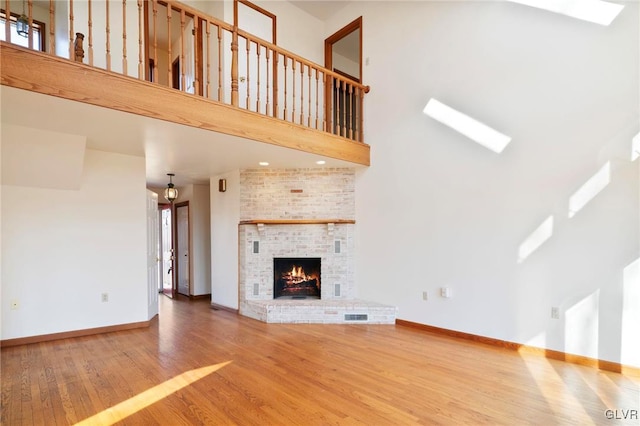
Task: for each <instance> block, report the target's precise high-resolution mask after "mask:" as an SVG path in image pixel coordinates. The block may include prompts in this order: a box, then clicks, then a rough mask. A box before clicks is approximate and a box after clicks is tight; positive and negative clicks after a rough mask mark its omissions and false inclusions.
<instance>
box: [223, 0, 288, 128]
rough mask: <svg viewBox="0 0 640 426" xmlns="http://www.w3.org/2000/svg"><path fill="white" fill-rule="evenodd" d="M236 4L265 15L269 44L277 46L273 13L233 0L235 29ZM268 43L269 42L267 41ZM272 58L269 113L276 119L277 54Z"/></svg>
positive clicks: (234, 23) (245, 1) (254, 5)
mask: <svg viewBox="0 0 640 426" xmlns="http://www.w3.org/2000/svg"><path fill="white" fill-rule="evenodd" d="M238 3H242V4H243V5H245V6H247V7H249V8H251V9H253V10H255V11H256V12H258V13H262V14H263V15H265V16H266V17H268V18H271V22H272V23H271V44H278V43H277V42H278V39H277V38H276V33H277V23H276V22H277V21H276V15H274V14H273V13H271V12H269V11H268V10H265V9H263V8H261V7H260V6H258V5H256V4H253V3H251V2H250V1H248V0H233V25H234V26H235V27H236V28H240V26H239V25H238ZM267 41H269V40H267ZM273 55H274V58H273V61H272V62H273V63H272V65H271V68H272V74H271V91H272V99H273V101H272V105H271V111H272V117H276V118H277V117H278V61H277V60H276V59H277V58H276V56H275V55H277V53H276V52H273ZM267 115H269V112H268V111H267Z"/></svg>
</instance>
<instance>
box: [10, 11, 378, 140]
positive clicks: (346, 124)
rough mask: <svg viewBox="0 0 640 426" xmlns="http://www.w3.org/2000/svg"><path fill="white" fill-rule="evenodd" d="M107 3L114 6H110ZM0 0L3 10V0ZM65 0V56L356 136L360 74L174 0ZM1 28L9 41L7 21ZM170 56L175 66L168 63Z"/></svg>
mask: <svg viewBox="0 0 640 426" xmlns="http://www.w3.org/2000/svg"><path fill="white" fill-rule="evenodd" d="M0 1H2V0H0ZM26 2H28V4H29V24H30V25H29V27H30V28H29V41H28V44H29V46H30V47H33V46H35V43H34V42H33V34H34V29H33V25H32V23H33V22H35V21H34V18H33V16H32V15H33V7H32V5H33V2H34V0H26ZM111 2H114V3H115V7H116V9H115V10H117V11H118V12H114V10H112V9H111V5H110V3H111ZM4 3H5V7H6V11H7V12H9V0H5V1H4ZM55 3H56V2H55V1H54V0H49V42H48V51H49V54H51V55H57V54H58V53H59V52H56V49H55V38H56V36H57V37H58V38H59V39H60V36H61V34H57V33H56V31H55V30H54V29H55V28H56V25H55V24H56V21H58V23H60V22H61V17H60V16H59V15H56V7H55ZM67 4H68V7H67V8H62V9H61V8H58V9H60V12H59V13H62V14H65V15H66V16H64V19H66V20H67V23H68V25H66V26H63V28H66V30H67V31H68V32H69V37H68V43H69V48H68V58H67V59H70V60H72V61H76V60H77V61H79V62H82V60H83V57H84V54H85V53H88V65H89V66H96V67H99V68H102V69H106V70H107V71H112V72H118V73H121V74H124V75H127V76H131V77H134V76H135V77H137V78H138V79H140V80H153V81H152V82H153V83H154V84H162V85H165V86H168V87H174V86H175V87H176V88H178V89H179V90H181V91H183V92H188V93H191V94H194V95H196V96H202V97H206V98H208V99H211V100H215V101H218V102H222V103H225V104H227V105H231V106H234V107H238V108H243V109H246V110H248V111H252V112H257V113H259V114H262V115H266V116H270V117H275V118H278V119H280V120H285V121H287V122H289V123H293V124H296V125H300V126H304V127H307V128H310V129H316V130H320V131H325V132H329V133H332V134H334V135H338V136H341V137H344V138H348V139H351V140H353V141H356V142H363V124H364V123H363V114H362V111H363V105H364V102H363V100H364V94H365V93H368V92H369V86H365V85H364V84H362V83H361V82H359V81H355V80H353V79H351V78H349V77H348V76H345V75H341V74H340V73H338V72H334V71H333V70H330V69H326V68H324V67H323V66H321V65H319V64H317V63H315V62H313V61H311V60H308V59H305V58H303V57H302V56H299V55H297V54H295V53H293V52H291V51H288V50H286V49H284V48H282V47H280V46H278V45H276V44H275V43H271V42H269V41H267V40H264V39H262V38H260V37H257V36H255V35H253V34H251V33H249V32H247V31H244V30H242V29H239V28H238V27H237V26H234V25H231V24H228V23H226V22H224V21H222V20H220V19H217V18H215V17H212V16H209V15H207V14H205V13H202V12H200V11H198V10H196V9H194V8H193V7H191V6H188V5H185V4H183V3H180V2H179V1H175V0H149V1H144V0H130V1H127V0H106V1H105V6H104V8H105V9H103V12H104V13H96V10H95V8H94V7H93V0H85V1H84V2H81V1H76V0H68V3H67ZM159 6H160V8H162V7H164V8H166V13H165V12H164V11H163V13H161V14H158V12H159V10H158V9H159ZM120 8H122V13H121V18H118V19H115V20H114V19H113V18H115V15H116V14H117V15H120ZM110 12H114V16H111V13H110ZM163 15H164V16H163ZM112 22H113V27H112V25H111V24H112ZM128 23H129V24H130V25H127V24H128ZM136 23H137V29H136V28H135V27H136V25H135V24H136ZM103 25H104V27H103V28H99V26H103ZM120 25H122V28H120ZM212 26H214V27H215V28H211V27H212ZM94 27H95V28H94ZM191 28H193V30H191ZM94 30H95V34H94ZM5 31H7V37H6V38H7V39H8V40H9V42H11V40H10V38H11V36H10V31H9V29H8V27H7V28H6V30H5ZM135 31H138V34H137V36H138V37H137V40H136V39H135ZM178 31H179V33H178ZM81 32H82V33H84V34H87V36H88V52H84V48H83V46H82V38H83V37H81V36H76V37H75V38H74V35H76V33H78V34H81ZM112 32H113V33H114V34H113V35H114V38H113V39H112V38H111V35H112V34H111V33H112ZM116 33H119V34H116ZM163 33H166V34H168V37H167V39H168V42H166V44H165V42H164V41H163V42H162V45H159V42H160V39H159V37H161V34H163ZM94 36H95V39H94ZM162 37H163V38H164V36H162ZM65 38H66V36H65ZM94 41H95V42H96V43H95V45H94ZM65 47H66V46H65ZM94 49H95V57H94ZM136 49H138V52H137V56H138V58H137V66H135V64H133V65H132V64H129V60H130V59H131V60H132V61H136V58H135V56H136V52H135V50H136ZM240 49H242V52H240V51H239V50H240ZM65 55H66V53H65V54H63V55H62V56H65ZM112 55H113V62H114V63H113V65H114V69H112ZM165 58H166V59H165ZM176 58H177V59H178V60H179V66H177V67H174V60H175V59H176ZM94 59H95V63H94ZM151 59H153V60H151ZM216 61H217V64H216ZM216 68H217V75H216V73H215V69H216ZM129 72H131V75H130V74H129ZM135 74H137V75H135ZM212 74H213V75H212ZM240 74H245V75H240ZM151 76H153V79H151ZM216 86H217V90H216Z"/></svg>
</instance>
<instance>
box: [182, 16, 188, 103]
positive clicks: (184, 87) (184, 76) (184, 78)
mask: <svg viewBox="0 0 640 426" xmlns="http://www.w3.org/2000/svg"><path fill="white" fill-rule="evenodd" d="M185 18H186V16H185V13H184V9H181V10H180V90H182V91H183V92H188V91H189V88H188V87H187V71H186V70H187V68H186V67H187V64H186V63H185V60H184V29H185Z"/></svg>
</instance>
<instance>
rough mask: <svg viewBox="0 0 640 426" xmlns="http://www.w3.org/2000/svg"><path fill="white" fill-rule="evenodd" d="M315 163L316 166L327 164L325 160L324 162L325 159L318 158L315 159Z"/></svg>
mask: <svg viewBox="0 0 640 426" xmlns="http://www.w3.org/2000/svg"><path fill="white" fill-rule="evenodd" d="M316 164H317V165H318V166H324V165H325V164H327V162H326V161H324V160H318V161H316Z"/></svg>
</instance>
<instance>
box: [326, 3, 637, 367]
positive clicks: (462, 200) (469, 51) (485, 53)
mask: <svg viewBox="0 0 640 426" xmlns="http://www.w3.org/2000/svg"><path fill="white" fill-rule="evenodd" d="M624 4H625V9H624V11H623V13H622V14H621V15H620V16H619V17H618V18H617V19H616V20H615V21H614V23H613V24H612V25H611V26H609V27H602V26H599V25H595V24H589V23H585V22H581V21H577V20H574V19H571V18H568V17H564V16H559V15H554V14H551V13H549V12H544V11H539V10H536V9H532V8H530V7H525V6H522V5H518V4H513V3H509V2H407V3H402V2H394V4H393V6H391V5H390V3H389V2H362V3H360V2H356V3H355V4H352V5H350V6H347V7H346V8H345V9H344V10H343V11H342V13H341V14H339V15H340V16H337V17H335V18H334V19H333V20H332V21H330V22H328V23H327V26H326V28H325V33H326V34H332V33H333V32H335V31H336V30H337V29H339V28H341V27H342V26H344V25H345V24H346V23H348V22H350V21H351V20H353V19H354V18H356V17H358V16H360V15H363V22H364V24H363V25H364V28H363V36H364V41H363V43H364V46H363V49H364V50H363V57H364V58H365V59H366V58H369V60H370V64H369V66H365V67H364V69H363V73H364V81H363V83H364V84H367V85H371V92H370V93H369V94H368V95H367V97H366V101H365V102H366V105H365V120H364V122H365V140H366V142H367V143H369V144H370V145H371V146H372V158H371V163H372V166H371V167H370V168H369V169H367V170H365V171H363V172H361V173H359V175H358V178H357V184H356V194H357V195H356V197H357V198H356V218H357V227H356V228H357V275H356V279H357V282H358V288H359V292H360V296H361V297H363V298H365V299H370V300H376V301H379V302H385V303H391V304H395V305H397V306H398V307H399V318H402V319H406V320H410V321H414V322H418V323H423V324H430V325H434V326H438V327H443V328H447V329H453V330H460V331H463V332H467V333H473V334H478V335H483V336H488V337H492V338H497V339H504V340H508V341H513V342H520V343H529V344H532V345H535V346H541V347H544V348H549V349H554V350H560V351H566V352H570V353H575V354H579V355H584V356H589V357H594V358H599V359H604V360H609V361H614V362H620V361H621V359H622V358H621V348H622V347H627V348H628V347H629V345H628V342H627V341H626V340H625V339H629V336H631V335H636V336H637V335H640V324H638V323H637V322H636V323H635V324H634V323H633V321H629V318H631V317H629V316H628V315H627V317H626V319H625V318H623V316H624V315H623V306H624V307H625V308H627V312H630V311H629V309H631V310H633V309H638V307H637V304H638V303H637V302H632V301H630V300H628V297H629V296H628V295H629V294H634V293H633V292H631V291H629V289H627V290H628V291H626V292H625V291H623V284H624V283H623V281H624V278H623V276H624V271H625V269H626V268H627V267H628V266H629V265H631V264H632V263H633V262H634V261H636V260H637V259H638V257H639V255H640V241H639V233H640V232H639V224H638V216H639V211H640V209H639V201H640V200H639V195H638V194H639V182H638V167H639V166H638V162H637V161H636V162H635V163H632V162H630V160H629V155H628V153H629V152H630V151H629V148H630V144H631V138H632V137H633V135H635V134H637V133H638V131H639V130H640V125H639V123H638V117H639V111H638V93H639V85H638V79H639V77H638V76H639V68H638V67H639V63H640V61H639V49H638V43H639V33H638V4H637V3H633V2H627V3H624ZM400 29H401V30H400ZM406 40H411V43H409V45H407V43H406ZM402 46H407V48H402ZM431 97H435V98H437V99H439V100H440V101H442V102H445V103H447V104H449V105H451V106H453V107H456V108H458V109H460V110H462V111H464V112H465V113H467V114H469V115H471V116H473V117H476V118H478V119H481V120H483V121H484V122H486V123H487V124H489V125H491V126H493V127H495V128H497V129H499V130H500V131H502V132H504V133H506V134H508V135H510V136H512V137H513V141H512V142H511V144H510V145H509V146H508V147H507V148H506V150H505V151H504V152H503V153H502V154H496V153H494V152H491V151H489V150H487V149H485V148H483V147H481V146H479V145H477V144H475V143H474V142H472V141H471V140H469V139H467V138H465V137H464V136H462V135H460V134H458V133H456V132H455V131H453V130H451V129H449V128H447V127H445V126H443V125H442V124H440V123H438V122H436V121H434V120H432V119H430V118H429V117H427V116H425V115H424V114H423V113H422V109H423V107H424V106H425V104H426V102H427V101H428V100H429V98H431ZM607 163H609V165H610V171H611V173H610V183H609V184H608V185H606V187H605V188H604V189H603V190H602V192H600V193H599V194H598V195H596V196H595V197H594V198H593V200H592V201H591V202H589V203H588V204H587V205H586V206H585V207H584V208H583V209H582V210H581V211H579V212H578V213H576V214H575V216H573V217H571V218H569V214H568V212H569V202H570V200H571V197H572V195H573V194H574V193H576V191H577V190H578V189H579V188H580V187H582V186H583V185H584V184H585V182H587V181H588V180H589V179H590V178H591V177H592V176H593V175H594V174H596V172H598V170H601V169H602V168H603V166H605V165H606V164H607ZM550 216H553V220H554V222H553V230H552V234H551V236H550V238H549V239H548V240H547V241H546V242H544V243H543V244H542V245H541V246H540V247H539V248H538V249H537V250H536V251H534V252H533V253H532V254H531V255H530V256H529V257H527V258H526V259H524V260H522V261H521V262H520V263H519V262H518V251H519V248H520V247H521V245H522V244H523V242H524V241H525V240H527V238H528V237H529V236H530V235H531V234H532V233H533V231H534V230H535V229H536V228H537V227H538V226H539V225H540V224H541V223H543V221H545V219H547V218H548V217H550ZM399 271H402V272H403V273H402V274H399V273H398V272H399ZM627 271H629V270H627ZM627 275H628V276H631V274H630V273H628V274H627ZM399 277H402V278H399ZM629 282H632V283H631V284H625V285H626V286H627V287H632V288H637V287H638V286H639V285H640V283H639V282H638V280H637V279H635V280H633V281H629ZM443 286H448V287H451V288H452V290H453V298H451V299H445V298H441V297H439V296H438V290H439V288H440V287H443ZM423 291H428V292H429V300H428V301H423V300H422V292H423ZM634 291H635V290H634ZM553 306H557V307H559V308H560V313H561V316H560V319H558V320H553V319H551V318H550V311H551V307H553ZM629 306H631V308H629ZM622 324H624V327H623V325H622ZM625 342H626V343H625ZM625 345H626V346H625ZM624 362H625V363H627V364H631V365H636V366H638V365H640V348H638V345H636V346H635V348H632V349H628V350H626V352H625V357H624Z"/></svg>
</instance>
